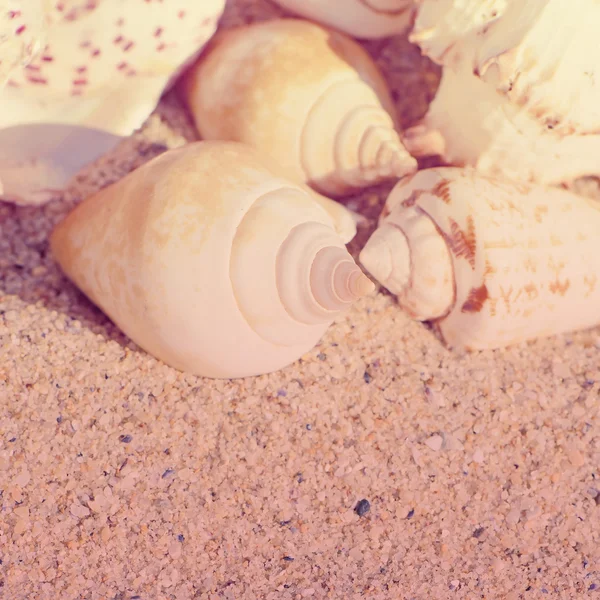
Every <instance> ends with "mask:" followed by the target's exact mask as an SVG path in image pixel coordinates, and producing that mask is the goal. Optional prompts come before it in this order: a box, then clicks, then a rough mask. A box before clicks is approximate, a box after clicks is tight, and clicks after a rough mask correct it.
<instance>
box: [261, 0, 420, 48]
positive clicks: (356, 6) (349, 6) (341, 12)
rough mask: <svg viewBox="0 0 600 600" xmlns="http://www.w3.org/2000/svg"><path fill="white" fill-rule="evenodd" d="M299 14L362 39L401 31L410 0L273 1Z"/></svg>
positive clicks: (408, 15) (408, 16)
mask: <svg viewBox="0 0 600 600" xmlns="http://www.w3.org/2000/svg"><path fill="white" fill-rule="evenodd" d="M273 2H275V3H276V4H279V6H281V7H283V8H285V9H286V10H289V11H290V12H291V13H294V14H296V15H298V16H300V17H305V18H307V19H311V20H313V21H316V22H318V23H321V24H323V25H327V26H329V27H334V28H335V29H339V30H340V31H343V32H344V33H347V34H348V35H351V36H353V37H356V38H363V39H378V38H384V37H389V36H392V35H397V34H400V33H404V31H406V29H408V27H409V25H410V20H411V16H412V8H413V4H414V2H413V0H273Z"/></svg>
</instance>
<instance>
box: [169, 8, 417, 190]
mask: <svg viewBox="0 0 600 600" xmlns="http://www.w3.org/2000/svg"><path fill="white" fill-rule="evenodd" d="M181 89H182V94H183V96H184V98H185V100H186V102H187V104H188V105H189V107H190V111H191V113H192V115H193V117H194V121H195V123H196V126H197V129H198V131H199V133H200V135H201V136H202V137H203V138H204V139H225V140H235V141H239V142H244V143H247V144H249V145H251V146H254V147H255V148H258V149H260V150H262V151H263V152H265V153H269V154H271V155H272V156H273V157H274V158H276V159H277V161H278V162H279V163H280V164H281V165H282V167H284V168H285V169H286V172H287V173H288V176H289V177H291V178H293V179H294V180H295V181H303V182H307V183H308V184H310V185H311V186H312V187H313V188H314V189H317V190H318V191H320V192H322V193H324V194H326V195H328V196H341V195H345V194H349V193H352V192H355V191H356V190H358V189H360V188H363V187H367V186H369V185H372V184H375V183H380V182H382V181H386V180H389V179H394V178H398V177H401V176H402V175H404V174H406V173H409V172H412V171H414V170H415V169H416V161H415V160H414V159H413V158H412V157H411V156H410V155H409V154H408V152H406V150H405V149H404V147H403V146H402V143H401V142H400V139H399V136H398V133H397V131H396V128H395V116H394V111H395V109H394V105H393V102H392V99H391V97H390V92H389V89H388V87H387V84H386V83H385V81H384V79H383V77H382V75H381V72H380V71H379V70H378V69H377V67H376V65H375V64H374V62H373V61H372V59H371V58H370V56H369V55H368V54H367V53H366V51H365V50H364V49H362V48H361V47H360V46H359V45H358V44H357V43H355V42H354V41H352V40H351V39H350V38H348V37H347V36H345V35H343V34H341V33H338V32H336V31H332V30H328V29H326V28H323V27H320V26H318V25H316V24H313V23H309V22H308V21H301V20H298V19H276V20H272V21H267V22H263V23H255V24H252V25H248V26H243V27H239V28H237V29H233V30H229V31H225V32H221V33H219V34H217V36H215V38H214V39H213V41H212V43H211V44H210V46H209V48H208V49H207V51H206V52H205V53H204V54H203V56H202V57H201V58H200V60H199V61H198V62H197V64H196V65H194V66H193V67H192V68H191V69H190V71H189V72H188V73H187V75H186V76H185V78H184V81H183V83H182V88H181Z"/></svg>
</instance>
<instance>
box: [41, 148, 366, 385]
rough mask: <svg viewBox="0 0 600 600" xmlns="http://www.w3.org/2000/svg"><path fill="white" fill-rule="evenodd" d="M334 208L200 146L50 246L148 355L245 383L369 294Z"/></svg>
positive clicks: (153, 169)
mask: <svg viewBox="0 0 600 600" xmlns="http://www.w3.org/2000/svg"><path fill="white" fill-rule="evenodd" d="M328 205H329V206H330V207H335V210H328V208H329V207H328ZM344 211H345V209H344V208H343V207H342V206H341V205H340V204H338V203H335V202H334V201H332V200H329V199H326V198H317V196H316V195H315V194H314V192H312V190H309V189H308V188H306V187H305V186H302V185H297V184H294V183H292V182H290V181H289V180H287V179H285V178H284V177H282V176H280V173H279V172H278V171H277V169H273V168H272V167H271V165H270V160H269V159H266V158H265V157H263V156H262V155H261V154H260V153H259V152H258V151H256V150H254V149H252V148H251V147H249V146H246V145H243V144H236V143H232V142H212V141H203V142H197V143H192V144H187V145H185V146H183V147H181V148H178V149H176V150H169V151H167V152H165V153H163V154H162V155H160V156H159V157H157V158H155V159H153V160H151V161H150V162H148V163H146V164H144V165H142V166H141V167H139V168H138V169H136V170H135V171H132V172H131V173H129V175H127V176H125V177H124V178H123V179H121V180H119V181H117V182H116V183H114V184H113V185H111V186H108V187H106V188H104V189H102V190H100V191H99V192H98V193H97V194H95V195H93V196H91V197H90V198H88V199H86V200H84V201H83V202H82V203H81V204H79V206H77V208H75V210H73V211H72V212H71V213H70V214H69V215H68V216H67V218H66V219H65V220H64V221H63V222H62V223H60V224H59V225H58V226H57V228H56V229H55V230H54V232H53V234H52V238H51V248H52V252H53V255H54V257H55V258H56V260H57V261H58V263H59V264H60V266H61V267H62V269H63V271H64V272H65V274H66V275H67V276H68V277H69V278H70V279H71V280H72V281H73V282H74V283H75V284H76V285H77V286H78V287H79V288H80V289H81V290H82V292H83V293H85V294H86V295H87V296H88V297H89V298H90V299H91V300H92V301H93V302H94V303H95V304H96V305H98V306H99V307H100V308H101V309H102V310H103V311H104V312H105V313H106V314H107V315H108V316H109V317H110V318H111V319H112V320H113V321H114V322H115V324H116V325H118V326H119V327H120V328H121V329H122V331H123V332H124V333H125V334H126V335H128V336H129V337H130V338H131V339H132V340H133V341H134V342H135V343H136V344H138V345H139V346H140V347H141V348H143V349H144V350H146V351H147V352H149V353H150V354H152V355H153V356H155V357H157V358H159V359H161V360H163V361H164V362H165V363H167V364H169V365H170V366H173V367H175V368H177V369H180V370H183V371H186V372H190V373H194V374H197V375H203V376H206V377H219V378H231V377H245V376H250V375H258V374H263V373H268V372H271V371H274V370H277V369H280V368H283V367H285V366H286V365H288V364H290V363H292V362H294V361H295V360H296V359H298V358H299V357H301V356H302V355H303V354H305V353H306V352H308V351H310V350H311V349H312V348H313V347H314V346H315V344H317V342H318V341H319V339H320V338H321V337H322V336H323V334H324V333H325V331H326V330H327V329H328V327H329V326H330V325H331V324H332V323H333V321H334V320H335V319H336V318H337V317H338V316H339V315H340V314H342V313H343V312H344V311H346V310H348V309H349V308H350V307H351V306H352V303H353V302H354V301H355V300H357V299H358V298H359V297H361V296H363V295H365V294H367V293H369V291H370V290H371V289H372V288H373V285H372V284H371V282H370V281H369V280H368V278H367V277H366V276H365V275H364V274H363V273H362V271H361V270H360V268H359V267H358V266H357V265H356V263H355V262H354V260H353V259H352V257H351V255H350V254H349V253H348V251H347V249H346V246H345V240H346V239H347V238H351V237H352V235H351V233H352V232H350V231H349V221H348V220H347V219H346V218H345V217H347V216H348V215H346V214H345V213H344ZM355 232H356V229H354V233H355ZM342 234H343V236H344V237H341V236H342ZM348 241H349V240H348Z"/></svg>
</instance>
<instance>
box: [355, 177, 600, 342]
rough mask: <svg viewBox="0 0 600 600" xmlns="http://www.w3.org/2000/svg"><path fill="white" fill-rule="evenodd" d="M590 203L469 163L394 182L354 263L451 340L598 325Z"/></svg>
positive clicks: (596, 227) (595, 219)
mask: <svg viewBox="0 0 600 600" xmlns="http://www.w3.org/2000/svg"><path fill="white" fill-rule="evenodd" d="M599 246H600V204H599V203H597V202H594V201H592V200H589V199H587V198H584V197H582V196H579V195H576V194H574V193H572V192H569V191H567V190H564V189H559V188H553V187H542V186H534V185H530V184H517V183H513V182H509V181H508V180H499V179H494V178H490V177H484V176H481V175H478V174H477V173H476V172H475V171H474V170H473V169H470V168H468V169H459V168H452V167H446V168H437V169H427V170H423V171H420V172H418V173H417V174H415V175H414V176H412V177H407V178H405V179H403V180H402V181H400V182H399V183H398V184H397V185H396V187H395V188H394V189H393V190H392V192H391V194H390V195H389V197H388V199H387V202H386V205H385V207H384V211H383V213H382V216H381V219H380V226H379V228H378V229H377V230H376V231H375V233H374V234H373V235H372V237H371V238H370V239H369V240H368V242H367V243H366V245H365V247H364V248H363V250H362V252H361V254H360V262H361V263H362V265H363V266H364V267H365V268H366V270H367V271H368V272H369V273H370V274H371V275H372V276H373V277H374V278H375V279H376V280H377V281H378V282H379V283H381V285H383V286H384V287H386V288H388V289H389V290H390V291H391V292H392V293H394V294H396V295H397V296H398V300H399V304H400V306H401V307H403V308H404V309H405V310H406V311H407V312H408V314H410V315H411V316H412V317H413V318H415V319H418V320H421V321H429V320H431V321H434V322H435V324H436V327H437V329H438V330H439V332H440V333H441V336H442V337H443V339H444V340H445V342H446V343H447V344H448V345H449V346H451V347H455V348H461V347H462V348H470V349H486V348H499V347H503V346H507V345H511V344H515V343H518V342H522V341H525V340H530V339H533V338H537V337H543V336H548V335H554V334H558V333H562V332H566V331H573V330H577V329H582V328H587V327H592V326H595V325H598V324H600V252H598V248H599Z"/></svg>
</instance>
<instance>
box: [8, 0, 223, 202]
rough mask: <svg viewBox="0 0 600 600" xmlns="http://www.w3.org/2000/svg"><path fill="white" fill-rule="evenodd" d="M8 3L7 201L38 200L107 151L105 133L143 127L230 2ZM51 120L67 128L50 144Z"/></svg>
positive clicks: (88, 0)
mask: <svg viewBox="0 0 600 600" xmlns="http://www.w3.org/2000/svg"><path fill="white" fill-rule="evenodd" d="M3 1H4V2H6V3H7V4H11V5H12V3H15V0H0V51H2V48H3V45H2V44H3V43H4V46H5V47H6V48H7V49H8V50H10V52H8V53H6V60H5V62H4V63H2V64H0V86H1V85H2V84H3V83H4V85H3V87H0V198H2V199H5V200H11V201H14V202H19V203H36V204H37V203H40V202H43V201H46V200H48V199H49V198H50V197H52V196H53V195H55V194H56V193H57V190H58V189H60V187H61V186H62V185H64V184H65V183H66V181H67V180H68V179H69V178H70V177H71V176H72V175H73V174H74V172H76V170H77V169H76V168H75V167H74V166H73V165H74V164H75V163H76V164H77V167H80V166H82V163H83V164H87V163H88V162H91V161H93V160H95V159H96V158H98V157H99V156H100V155H101V154H103V153H104V152H105V151H106V149H107V137H106V136H107V135H113V136H115V138H114V139H115V143H116V142H117V141H118V140H119V139H120V136H127V135H130V134H131V133H132V132H133V131H135V130H136V129H138V128H139V127H140V126H141V125H142V124H143V123H144V121H145V120H146V119H147V117H148V116H149V115H150V113H151V112H152V111H153V110H154V108H155V107H156V105H157V103H158V101H159V99H160V97H161V95H162V94H163V93H164V91H165V90H166V89H167V88H168V87H169V86H170V85H171V83H172V82H173V80H174V79H175V78H176V76H177V75H178V74H179V73H180V72H181V70H182V69H183V68H184V67H185V66H186V65H187V64H189V62H190V61H192V60H194V59H195V58H196V57H197V55H198V54H199V52H200V51H201V50H202V48H203V46H204V45H205V44H206V42H207V41H208V40H209V39H210V38H211V37H212V35H213V34H214V32H215V31H216V29H217V25H218V21H219V19H220V17H221V15H222V13H223V10H224V8H225V0H198V1H194V2H192V1H190V0H23V1H22V2H16V3H15V4H18V5H20V6H22V8H23V10H22V11H19V10H17V13H18V14H16V15H15V14H14V13H15V10H16V9H15V8H10V6H9V8H8V9H7V11H12V12H7V11H5V10H3V8H4V7H3V6H2V5H1V3H2V2H3ZM36 7H37V10H35V8H36ZM25 8H28V9H29V11H28V12H27V11H26V10H25ZM10 15H13V16H12V18H11V17H10ZM3 40H4V42H3ZM2 53H3V56H4V55H5V54H4V52H3V51H2ZM2 75H4V80H3V79H2ZM48 125H52V126H56V125H60V126H68V128H65V129H64V130H59V135H57V134H56V131H57V130H56V129H53V130H52V135H53V136H56V137H57V139H58V141H55V140H54V139H53V140H52V141H50V142H49V141H48V138H47V131H49V130H48ZM90 131H91V132H94V131H96V132H97V135H95V138H96V139H97V144H96V143H95V142H94V134H93V133H92V134H90ZM38 139H39V141H40V142H41V144H40V146H41V147H42V148H43V150H40V149H37V148H36V146H37V145H38V144H37V142H38ZM80 139H81V144H79V143H78V141H79V140H80ZM108 139H109V138H108ZM15 140H16V141H15ZM32 140H33V141H34V142H35V143H34V144H32ZM109 141H110V139H109ZM32 146H33V148H34V150H32V149H31V148H32ZM74 149H75V151H74ZM79 151H81V152H82V153H83V155H82V156H78V157H77V160H75V161H73V158H74V152H75V154H79Z"/></svg>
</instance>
